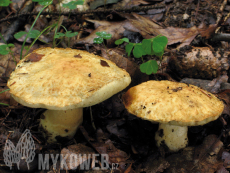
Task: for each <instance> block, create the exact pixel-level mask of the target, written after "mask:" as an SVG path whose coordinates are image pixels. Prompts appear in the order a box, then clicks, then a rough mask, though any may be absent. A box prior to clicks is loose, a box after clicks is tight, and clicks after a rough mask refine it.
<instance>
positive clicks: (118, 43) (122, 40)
mask: <svg viewBox="0 0 230 173" xmlns="http://www.w3.org/2000/svg"><path fill="white" fill-rule="evenodd" d="M124 42H126V43H129V39H128V38H122V39H119V40H116V41H115V44H116V45H120V44H122V43H124Z"/></svg>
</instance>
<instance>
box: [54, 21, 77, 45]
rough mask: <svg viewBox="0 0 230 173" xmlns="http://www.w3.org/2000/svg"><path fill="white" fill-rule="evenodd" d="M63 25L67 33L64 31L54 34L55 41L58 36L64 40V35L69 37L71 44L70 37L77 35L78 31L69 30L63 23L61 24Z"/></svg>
mask: <svg viewBox="0 0 230 173" xmlns="http://www.w3.org/2000/svg"><path fill="white" fill-rule="evenodd" d="M61 26H62V27H63V28H64V29H65V31H66V32H65V33H62V32H57V33H55V35H54V41H55V39H56V38H57V39H61V40H62V39H63V37H67V38H68V46H69V44H70V37H74V36H76V35H77V34H78V32H72V31H67V29H66V28H65V27H64V26H63V25H61ZM60 42H61V41H60ZM60 42H59V43H60ZM59 43H58V44H59ZM58 44H57V45H58Z"/></svg>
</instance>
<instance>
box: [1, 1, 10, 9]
mask: <svg viewBox="0 0 230 173" xmlns="http://www.w3.org/2000/svg"><path fill="white" fill-rule="evenodd" d="M10 3H12V2H11V1H9V0H1V1H0V7H1V6H2V7H7V6H9V5H10Z"/></svg>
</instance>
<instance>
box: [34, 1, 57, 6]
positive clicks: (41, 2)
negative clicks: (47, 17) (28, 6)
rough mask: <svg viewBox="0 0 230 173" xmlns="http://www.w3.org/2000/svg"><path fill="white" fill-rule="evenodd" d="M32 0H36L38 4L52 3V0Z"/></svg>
mask: <svg viewBox="0 0 230 173" xmlns="http://www.w3.org/2000/svg"><path fill="white" fill-rule="evenodd" d="M32 1H33V2H38V3H39V5H44V6H46V5H49V4H52V2H53V0H32Z"/></svg>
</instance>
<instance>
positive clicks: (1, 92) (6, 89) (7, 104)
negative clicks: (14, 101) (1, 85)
mask: <svg viewBox="0 0 230 173" xmlns="http://www.w3.org/2000/svg"><path fill="white" fill-rule="evenodd" d="M9 90H10V89H5V90H3V91H1V92H0V94H2V93H4V92H6V91H9ZM0 105H3V106H10V105H8V104H5V103H0Z"/></svg>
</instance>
